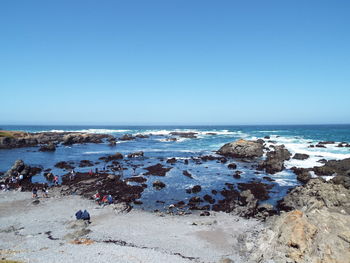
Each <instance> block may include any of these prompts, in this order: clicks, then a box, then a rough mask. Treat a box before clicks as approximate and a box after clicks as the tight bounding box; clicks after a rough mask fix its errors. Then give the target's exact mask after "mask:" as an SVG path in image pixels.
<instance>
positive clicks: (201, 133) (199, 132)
mask: <svg viewBox="0 0 350 263" xmlns="http://www.w3.org/2000/svg"><path fill="white" fill-rule="evenodd" d="M172 132H193V133H196V134H195V135H196V136H198V137H203V136H212V134H215V135H218V136H220V135H236V136H248V135H247V134H245V133H243V132H242V131H229V130H204V131H203V130H197V129H172V130H146V131H144V132H140V133H139V134H143V135H149V134H151V135H160V136H170V135H171V133H172Z"/></svg>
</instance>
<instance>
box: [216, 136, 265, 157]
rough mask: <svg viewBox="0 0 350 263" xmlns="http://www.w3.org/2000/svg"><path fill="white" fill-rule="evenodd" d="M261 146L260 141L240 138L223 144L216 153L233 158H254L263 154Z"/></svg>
mask: <svg viewBox="0 0 350 263" xmlns="http://www.w3.org/2000/svg"><path fill="white" fill-rule="evenodd" d="M263 148H264V146H263V144H261V143H258V142H256V141H247V140H243V139H241V140H238V141H235V142H231V143H227V144H225V145H224V146H222V147H221V148H220V149H219V151H218V152H217V153H218V154H220V155H223V156H227V157H233V158H255V157H261V156H262V155H263V153H264V152H263Z"/></svg>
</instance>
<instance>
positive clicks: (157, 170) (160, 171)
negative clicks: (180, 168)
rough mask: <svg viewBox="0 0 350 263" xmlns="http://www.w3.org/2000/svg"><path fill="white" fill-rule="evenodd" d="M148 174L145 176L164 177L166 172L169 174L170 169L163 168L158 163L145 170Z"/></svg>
mask: <svg viewBox="0 0 350 263" xmlns="http://www.w3.org/2000/svg"><path fill="white" fill-rule="evenodd" d="M145 169H146V170H147V171H148V172H147V173H145V175H156V176H165V174H166V173H167V172H169V171H170V170H171V169H172V167H170V168H165V167H163V165H162V164H160V163H158V164H156V165H152V166H149V167H146V168H145Z"/></svg>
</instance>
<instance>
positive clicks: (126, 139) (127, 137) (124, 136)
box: [119, 134, 135, 141]
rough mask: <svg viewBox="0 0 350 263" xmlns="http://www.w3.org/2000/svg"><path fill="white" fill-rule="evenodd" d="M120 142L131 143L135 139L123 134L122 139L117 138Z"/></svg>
mask: <svg viewBox="0 0 350 263" xmlns="http://www.w3.org/2000/svg"><path fill="white" fill-rule="evenodd" d="M119 140H121V141H132V140H135V137H134V136H132V135H131V134H125V135H123V136H122V137H120V138H119Z"/></svg>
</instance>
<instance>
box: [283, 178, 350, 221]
mask: <svg viewBox="0 0 350 263" xmlns="http://www.w3.org/2000/svg"><path fill="white" fill-rule="evenodd" d="M278 206H279V208H280V209H281V210H285V211H290V210H292V209H299V210H302V211H310V210H313V209H321V208H324V207H326V208H329V209H332V210H333V211H336V210H337V211H339V212H340V211H341V210H343V211H345V212H346V213H348V214H349V215H350V190H349V189H346V188H345V187H344V186H343V185H337V184H333V183H332V182H325V181H324V180H322V179H319V178H316V179H311V180H310V181H309V182H308V183H307V184H305V185H303V186H297V187H296V188H294V189H293V190H292V191H291V192H290V193H289V194H288V195H286V196H285V197H284V198H283V200H281V201H280V202H279V204H278Z"/></svg>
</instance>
